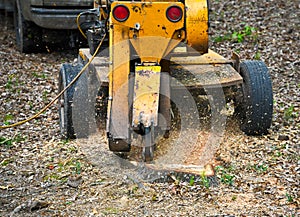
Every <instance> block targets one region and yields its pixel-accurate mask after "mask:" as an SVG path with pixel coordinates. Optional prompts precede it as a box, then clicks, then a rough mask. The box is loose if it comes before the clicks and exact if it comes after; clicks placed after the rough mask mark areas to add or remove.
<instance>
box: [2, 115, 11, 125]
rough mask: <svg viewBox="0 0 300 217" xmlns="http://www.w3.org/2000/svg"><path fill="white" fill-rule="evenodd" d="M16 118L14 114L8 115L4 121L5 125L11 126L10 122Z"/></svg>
mask: <svg viewBox="0 0 300 217" xmlns="http://www.w3.org/2000/svg"><path fill="white" fill-rule="evenodd" d="M13 118H14V116H13V115H12V114H7V115H5V116H4V118H3V121H4V125H10V124H11V123H10V120H12V119H13Z"/></svg>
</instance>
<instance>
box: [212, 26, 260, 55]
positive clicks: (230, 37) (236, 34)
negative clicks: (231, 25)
mask: <svg viewBox="0 0 300 217" xmlns="http://www.w3.org/2000/svg"><path fill="white" fill-rule="evenodd" d="M246 38H249V39H251V40H253V41H256V40H257V33H256V28H254V27H251V26H245V27H244V29H242V30H239V31H233V32H232V33H228V34H226V35H223V36H217V37H215V38H214V42H223V41H232V42H237V43H242V42H243V41H244V40H245V39H246ZM259 57H260V56H259Z"/></svg>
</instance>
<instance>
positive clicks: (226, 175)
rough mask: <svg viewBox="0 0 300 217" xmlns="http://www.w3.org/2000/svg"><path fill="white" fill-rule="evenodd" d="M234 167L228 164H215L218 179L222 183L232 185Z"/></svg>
mask: <svg viewBox="0 0 300 217" xmlns="http://www.w3.org/2000/svg"><path fill="white" fill-rule="evenodd" d="M233 172H234V167H233V166H232V165H229V166H228V167H223V166H217V167H216V174H217V177H218V178H219V179H220V181H221V182H222V183H224V184H227V185H230V186H232V185H233V184H234V178H235V176H234V174H233Z"/></svg>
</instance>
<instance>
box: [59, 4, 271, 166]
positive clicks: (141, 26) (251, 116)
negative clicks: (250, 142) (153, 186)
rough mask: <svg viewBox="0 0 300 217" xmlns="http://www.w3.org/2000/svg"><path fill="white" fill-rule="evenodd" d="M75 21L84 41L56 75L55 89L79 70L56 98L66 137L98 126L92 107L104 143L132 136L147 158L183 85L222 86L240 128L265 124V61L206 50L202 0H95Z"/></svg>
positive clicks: (123, 142)
mask: <svg viewBox="0 0 300 217" xmlns="http://www.w3.org/2000/svg"><path fill="white" fill-rule="evenodd" d="M78 26H79V29H80V31H81V32H82V33H83V34H84V36H85V37H86V38H87V42H88V43H87V44H88V48H81V49H80V50H79V55H78V60H77V62H76V63H74V64H63V65H62V67H61V70H60V76H59V83H60V89H61V90H62V89H64V88H65V87H66V86H67V85H68V84H69V83H70V82H71V81H72V80H73V79H74V78H75V77H76V76H77V75H78V74H79V73H80V72H81V71H85V73H83V74H82V75H81V76H80V78H79V79H78V80H77V81H76V82H75V84H74V85H72V86H71V87H70V88H68V89H67V91H65V93H64V94H63V96H62V97H61V99H60V103H59V113H60V127H61V132H62V134H63V135H64V136H65V137H67V138H76V137H77V138H80V137H85V136H87V135H88V134H89V132H91V131H93V130H94V129H93V128H97V127H96V126H95V125H93V124H91V123H94V122H95V121H94V119H95V113H97V112H95V111H96V110H97V109H98V115H99V114H100V115H103V116H105V122H106V124H105V125H106V135H107V140H108V146H109V149H110V150H111V151H113V152H129V151H130V150H131V148H132V147H131V142H132V138H133V136H134V135H138V136H140V137H141V138H142V141H143V147H142V151H141V155H142V156H141V158H142V159H143V160H144V161H146V162H151V161H152V160H153V158H154V150H155V148H154V147H155V144H156V137H157V136H158V134H159V133H158V132H160V135H164V136H165V137H167V136H168V133H169V131H170V129H171V122H172V109H171V103H172V102H171V101H172V94H177V92H176V91H178V90H180V89H183V88H184V89H187V90H192V89H194V90H195V89H196V90H198V94H206V93H207V91H208V90H210V91H213V90H214V89H215V88H219V87H221V88H222V91H223V93H224V96H225V99H226V100H232V101H233V102H234V109H235V112H236V113H237V114H238V117H239V120H240V127H241V130H242V131H243V132H244V133H246V134H247V135H260V134H264V133H266V132H267V130H268V128H269V127H270V125H271V120H272V112H273V95H272V83H271V78H270V75H269V72H268V68H267V67H266V65H265V64H264V63H263V62H262V61H252V60H246V61H240V59H239V57H238V55H236V54H233V55H232V58H229V59H228V58H225V57H223V56H221V55H219V54H218V53H216V52H214V51H212V50H210V49H209V47H208V30H209V5H208V1H207V0H157V1H156V0H153V1H145V0H141V1H135V0H133V1H113V0H96V1H95V3H94V9H92V10H89V11H86V12H83V13H82V14H80V15H79V16H78ZM99 44H101V47H100V46H99ZM99 47H100V48H99ZM91 60H92V61H91ZM91 96H92V97H91ZM96 107H97V108H96Z"/></svg>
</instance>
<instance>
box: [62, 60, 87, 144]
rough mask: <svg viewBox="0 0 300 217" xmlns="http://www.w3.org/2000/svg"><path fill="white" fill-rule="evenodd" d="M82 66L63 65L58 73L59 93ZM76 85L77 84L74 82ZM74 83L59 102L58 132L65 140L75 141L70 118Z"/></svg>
mask: <svg viewBox="0 0 300 217" xmlns="http://www.w3.org/2000/svg"><path fill="white" fill-rule="evenodd" d="M82 67H83V65H82V64H78V65H75V66H73V65H71V64H67V63H65V64H63V65H62V66H61V68H60V72H59V92H61V91H62V90H63V89H64V88H65V87H66V86H67V85H68V84H69V83H70V82H71V81H72V80H73V79H74V78H75V77H76V75H78V73H79V72H80V71H81V69H82ZM76 83H77V82H76ZM76 83H75V84H74V85H72V86H71V87H70V88H69V89H68V90H67V91H65V92H64V94H63V95H62V96H61V98H60V100H59V109H58V111H59V120H60V122H59V124H60V132H61V135H62V136H63V138H65V139H75V138H76V135H75V131H74V127H73V118H72V104H73V96H74V92H75V88H76Z"/></svg>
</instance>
